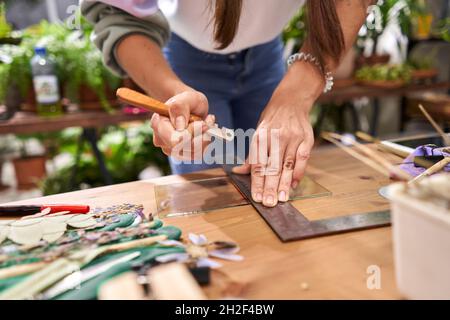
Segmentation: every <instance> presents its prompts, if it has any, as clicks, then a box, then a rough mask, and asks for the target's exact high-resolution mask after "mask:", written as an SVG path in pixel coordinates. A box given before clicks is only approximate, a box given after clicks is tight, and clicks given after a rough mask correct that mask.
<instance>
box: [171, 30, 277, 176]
mask: <svg viewBox="0 0 450 320" xmlns="http://www.w3.org/2000/svg"><path fill="white" fill-rule="evenodd" d="M164 54H165V56H166V58H167V60H168V61H169V63H170V65H171V67H172V68H173V70H174V71H175V73H176V74H177V75H178V76H179V77H180V79H181V80H182V81H183V82H184V83H186V84H187V85H189V86H191V87H192V88H194V89H196V90H198V91H200V92H202V93H204V94H205V95H206V96H207V98H208V101H209V113H210V114H213V115H215V116H216V121H217V123H218V124H219V126H220V127H227V128H230V129H243V130H244V131H246V130H248V129H251V128H253V129H255V128H256V125H257V123H258V120H259V116H260V114H261V112H262V111H263V110H264V108H265V107H266V105H267V103H268V102H269V100H270V98H271V96H272V93H273V91H274V90H275V88H276V87H277V85H278V84H279V82H280V81H281V79H282V77H283V75H284V73H285V69H286V68H285V64H284V62H283V58H282V55H283V45H282V42H281V39H280V38H278V37H277V38H276V39H274V40H272V41H270V42H268V43H265V44H262V45H258V46H255V47H252V48H249V49H246V50H243V51H240V52H236V53H232V54H227V55H221V54H212V53H207V52H204V51H201V50H199V49H196V48H194V47H193V46H191V45H190V44H189V43H187V42H186V41H185V40H183V39H181V38H180V37H179V36H177V35H176V34H172V39H171V41H170V42H169V44H168V46H167V47H166V48H165V49H164ZM170 164H171V168H172V172H173V174H184V173H189V172H194V171H200V170H205V169H211V168H213V167H217V165H209V164H206V163H202V164H193V163H178V162H177V161H174V160H173V159H170Z"/></svg>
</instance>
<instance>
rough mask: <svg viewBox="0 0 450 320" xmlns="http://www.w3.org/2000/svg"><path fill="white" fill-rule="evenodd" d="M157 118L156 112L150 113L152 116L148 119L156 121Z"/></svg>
mask: <svg viewBox="0 0 450 320" xmlns="http://www.w3.org/2000/svg"><path fill="white" fill-rule="evenodd" d="M158 119H159V114H157V113H156V112H155V113H154V114H153V115H152V118H151V120H150V121H157V120H158Z"/></svg>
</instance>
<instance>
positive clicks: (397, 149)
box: [356, 131, 413, 158]
mask: <svg viewBox="0 0 450 320" xmlns="http://www.w3.org/2000/svg"><path fill="white" fill-rule="evenodd" d="M356 136H357V137H358V138H359V139H361V140H363V141H366V142H370V143H375V144H376V145H377V147H378V148H380V149H381V150H383V151H387V152H389V153H392V154H395V155H397V156H399V157H402V158H406V157H407V156H409V155H410V154H411V152H412V151H413V150H410V148H408V150H405V148H406V147H403V146H399V145H397V144H394V143H390V142H389V141H381V140H380V139H378V138H375V137H372V136H371V135H370V134H368V133H365V132H362V131H357V132H356Z"/></svg>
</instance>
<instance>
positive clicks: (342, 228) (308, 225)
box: [224, 166, 391, 242]
mask: <svg viewBox="0 0 450 320" xmlns="http://www.w3.org/2000/svg"><path fill="white" fill-rule="evenodd" d="M224 169H225V171H226V172H227V174H228V175H229V177H230V178H231V181H232V182H233V184H234V185H235V186H236V188H237V189H238V191H240V192H241V194H242V195H243V196H244V197H245V198H246V199H247V200H248V201H249V202H250V203H251V205H252V206H253V207H254V208H255V209H256V211H258V213H259V214H260V215H261V216H262V217H263V218H264V220H265V221H266V222H267V224H268V225H269V226H270V227H271V228H272V230H273V231H274V232H275V233H276V234H277V236H278V237H279V238H280V240H281V241H283V242H286V241H293V240H302V239H307V238H314V237H320V236H326V235H332V234H338V233H344V232H351V231H357V230H365V229H371V228H379V227H384V226H388V225H390V223H391V222H390V213H389V211H377V212H369V213H361V214H352V215H347V216H341V217H335V218H329V219H323V220H315V221H310V220H308V219H307V218H306V217H305V216H304V215H303V214H302V213H301V212H300V211H298V210H297V209H296V208H294V207H293V206H292V204H291V203H289V202H285V203H279V204H278V205H277V206H276V207H274V208H267V207H265V206H264V205H262V204H261V203H257V202H255V201H253V198H252V195H251V188H250V185H251V178H250V176H249V175H237V174H234V173H232V171H231V170H232V166H225V167H224Z"/></svg>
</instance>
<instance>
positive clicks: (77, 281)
mask: <svg viewBox="0 0 450 320" xmlns="http://www.w3.org/2000/svg"><path fill="white" fill-rule="evenodd" d="M140 255H141V253H140V252H133V253H130V254H127V255H125V256H123V257H120V258H117V259H115V260H113V261H106V262H103V263H100V264H98V265H94V266H92V267H89V268H86V269H84V270H79V271H76V272H74V273H72V274H70V275H68V276H66V277H65V278H63V279H62V280H61V281H59V282H58V283H56V284H55V285H54V286H53V287H51V288H50V289H48V290H47V291H45V292H44V293H43V294H42V295H39V299H43V300H50V299H53V298H55V297H57V296H59V295H61V294H63V293H64V292H66V291H69V290H72V289H75V288H76V287H77V286H79V285H81V284H83V283H84V282H86V281H88V280H90V279H93V278H95V277H96V276H98V275H100V274H102V273H103V272H106V271H108V270H109V269H111V268H113V267H115V266H117V265H119V264H121V263H124V262H127V261H131V260H133V259H136V258H137V257H139V256H140Z"/></svg>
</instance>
